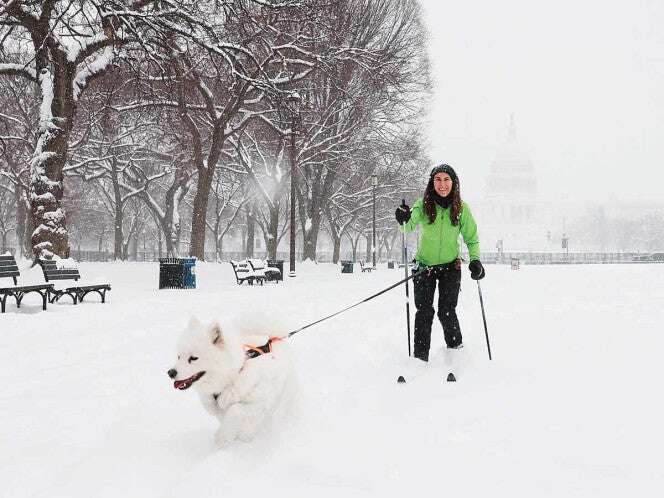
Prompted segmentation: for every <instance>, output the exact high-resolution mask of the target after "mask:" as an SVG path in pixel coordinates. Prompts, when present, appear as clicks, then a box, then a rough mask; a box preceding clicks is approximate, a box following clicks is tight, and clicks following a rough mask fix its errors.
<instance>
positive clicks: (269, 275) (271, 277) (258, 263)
mask: <svg viewBox="0 0 664 498" xmlns="http://www.w3.org/2000/svg"><path fill="white" fill-rule="evenodd" d="M247 261H248V263H249V266H251V269H252V270H253V272H254V274H255V275H260V276H262V277H263V279H265V280H268V281H270V282H276V283H279V280H281V271H280V270H279V268H274V267H272V266H268V265H267V263H266V262H265V261H263V260H262V259H255V258H250V259H248V260H247Z"/></svg>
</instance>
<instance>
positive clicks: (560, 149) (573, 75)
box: [420, 0, 664, 202]
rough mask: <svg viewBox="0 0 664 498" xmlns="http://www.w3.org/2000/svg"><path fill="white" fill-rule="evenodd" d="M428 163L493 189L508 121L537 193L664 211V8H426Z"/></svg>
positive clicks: (642, 2) (512, 1)
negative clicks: (490, 176) (638, 203)
mask: <svg viewBox="0 0 664 498" xmlns="http://www.w3.org/2000/svg"><path fill="white" fill-rule="evenodd" d="M420 1H421V4H422V5H423V7H424V10H425V19H426V21H427V24H428V29H429V33H430V57H431V62H432V65H433V70H432V73H433V77H434V85H435V96H434V102H433V106H432V113H431V116H430V121H431V126H430V127H429V129H430V130H431V155H432V157H433V159H434V161H435V162H437V163H438V162H448V163H450V164H452V165H453V166H455V168H456V169H457V171H458V172H459V175H460V177H461V180H462V189H463V192H464V196H465V197H467V198H473V197H476V196H477V195H479V194H480V193H481V191H482V188H483V187H484V179H485V178H486V175H487V173H488V170H489V164H490V163H491V160H492V159H493V155H494V153H495V151H496V147H497V146H498V145H499V144H500V143H501V142H502V141H503V139H504V137H505V135H506V130H507V125H508V123H509V118H510V114H514V117H515V121H516V125H517V132H518V138H519V140H520V142H521V144H522V146H523V148H524V149H525V150H526V152H528V153H529V154H530V156H531V158H532V160H533V162H534V164H535V170H536V173H537V177H538V180H539V188H540V192H542V193H544V194H547V195H552V196H563V197H569V198H570V199H579V198H581V199H582V198H584V197H585V198H589V199H593V200H609V199H619V200H635V199H647V200H654V201H660V202H664V172H663V171H662V168H663V167H664V29H662V28H663V27H664V1H663V0H617V1H615V0H613V1H612V0H608V1H606V0H605V1H600V0H577V1H572V0H559V1H557V2H546V1H541V0H531V1H527V0H501V1H500V2H495V1H491V0H468V1H465V2H460V1H454V2H452V1H449V0H420Z"/></svg>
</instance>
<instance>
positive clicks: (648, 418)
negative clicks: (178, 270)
mask: <svg viewBox="0 0 664 498" xmlns="http://www.w3.org/2000/svg"><path fill="white" fill-rule="evenodd" d="M356 270H357V271H359V268H356ZM23 272H24V273H25V272H26V270H23ZM81 272H82V273H83V274H84V275H85V276H87V280H88V281H95V280H96V281H101V280H103V279H108V281H110V283H111V284H112V286H113V290H112V291H111V292H110V293H109V294H108V297H107V299H108V302H107V303H106V304H103V305H102V304H100V303H98V300H99V299H98V298H97V297H96V296H91V297H90V298H86V299H89V301H90V302H85V303H83V304H82V305H78V306H72V305H71V304H70V303H69V302H68V301H67V299H68V298H66V297H65V298H63V300H62V303H60V304H55V305H50V306H49V309H48V311H46V312H43V311H41V307H40V300H39V298H38V297H37V296H35V295H28V296H27V297H26V298H25V301H24V303H23V305H22V308H21V310H19V311H17V310H16V307H15V304H14V303H13V302H12V301H8V304H7V313H5V314H4V315H0V340H1V341H2V347H1V348H0V360H1V365H2V374H1V375H0V380H1V381H2V386H3V389H2V390H1V391H0V413H1V414H2V430H1V432H0V483H1V485H0V496H3V497H7V498H10V497H11V498H20V497H34V498H37V497H49V498H55V497H69V498H72V497H86V498H87V497H119V496H126V497H141V498H152V497H176V496H177V497H182V496H186V497H189V496H195V497H198V498H203V497H212V496H223V497H229V496H246V495H247V494H249V495H257V494H258V493H259V492H267V491H269V492H270V496H275V497H281V496H283V497H297V496H316V497H319V496H340V497H341V496H343V497H346V496H349V497H353V496H407V495H408V494H409V493H410V494H412V493H419V492H423V493H427V494H426V495H424V496H433V495H434V493H435V496H454V497H461V496H492V497H500V496H509V497H510V498H513V497H517V496H523V497H533V496H536V497H542V496H556V497H558V496H565V497H571V496H579V497H581V496H583V497H588V496H602V497H607V496H625V495H627V494H628V493H629V494H630V495H631V496H639V497H644V496H653V497H654V496H661V495H662V492H664V478H663V476H662V471H661V463H660V461H659V456H660V453H661V449H662V443H663V441H662V439H663V436H662V430H661V421H662V419H664V410H663V408H662V406H663V405H662V401H661V399H660V398H661V396H660V394H658V393H659V392H660V391H661V388H660V386H659V382H660V381H661V379H662V378H663V375H662V374H663V373H664V366H663V363H662V362H661V361H660V355H661V354H662V352H663V347H662V346H664V338H663V337H662V333H661V331H662V322H663V321H664V320H663V318H664V311H662V309H663V306H662V303H664V265H605V266H602V265H594V266H522V268H521V269H520V270H518V271H511V270H510V269H509V267H507V266H489V267H488V268H487V278H486V279H485V280H483V281H482V291H483V294H484V299H485V305H486V311H487V320H488V325H489V333H490V337H491V346H492V352H493V356H494V360H493V361H492V362H489V360H488V357H487V353H486V344H485V339H484V330H483V326H482V318H481V313H480V308H479V300H478V295H477V286H476V284H475V283H474V282H473V281H472V280H470V278H469V277H468V271H467V269H464V276H463V278H464V280H463V283H462V293H461V296H460V303H459V316H460V321H461V326H462V330H463V333H464V342H465V345H466V347H465V349H463V350H462V351H460V352H458V353H457V352H455V353H454V354H455V355H456V356H455V357H454V358H452V357H451V356H450V354H449V353H448V352H447V351H445V350H442V349H441V348H440V347H441V344H442V332H441V330H440V325H439V324H437V323H435V324H434V333H433V337H434V339H433V348H432V361H431V364H430V365H429V366H428V367H427V370H426V371H425V372H424V373H423V374H422V375H421V376H420V377H418V378H417V379H416V380H414V381H413V382H411V383H409V384H407V385H405V386H404V385H397V384H396V382H395V381H396V378H397V376H398V375H399V374H400V373H403V372H408V373H410V372H411V371H413V372H414V371H415V369H416V368H417V367H413V366H412V365H411V364H410V360H409V359H408V358H407V357H406V356H407V355H406V338H405V312H404V308H405V306H404V291H403V288H402V287H400V288H397V289H395V290H393V291H390V292H389V293H387V294H385V295H383V296H381V297H379V298H377V299H375V300H373V301H371V302H369V303H366V304H364V305H362V306H359V307H357V308H355V309H353V310H351V311H349V312H347V313H344V314H342V315H340V316H338V317H336V318H333V319H331V320H328V321H326V322H324V323H321V324H319V325H316V326H314V327H312V328H310V329H307V330H306V331H303V332H302V333H300V334H298V335H296V336H295V337H293V338H292V339H291V342H292V348H293V351H294V353H295V356H296V361H297V365H296V366H297V370H298V372H299V376H300V381H301V384H302V395H301V398H302V409H301V414H300V415H299V416H297V417H295V418H293V419H292V420H290V423H289V424H288V425H283V426H281V427H280V430H278V431H276V432H275V433H270V434H265V435H263V436H262V437H260V438H259V439H258V440H256V441H254V442H253V443H251V444H243V443H238V444H237V445H236V446H234V447H233V448H230V449H227V450H222V451H218V450H216V449H215V447H214V442H213V435H214V431H215V429H216V421H215V420H213V419H212V418H211V417H210V416H209V415H207V414H206V413H205V412H204V411H203V409H202V407H201V406H200V404H199V401H198V399H197V397H196V395H195V393H194V392H193V391H185V392H179V391H176V390H175V389H173V386H172V382H170V379H168V377H167V376H166V370H167V369H168V368H169V367H170V366H171V365H172V364H173V362H174V354H175V353H174V344H175V339H176V337H177V336H178V334H179V332H180V330H181V329H182V328H183V327H184V326H185V325H186V323H187V321H188V319H189V317H190V315H191V314H196V315H197V316H198V317H200V318H201V319H204V320H208V319H211V318H212V317H214V316H217V315H228V314H235V315H239V316H243V314H249V313H253V312H254V311H255V310H256V309H261V308H265V309H267V310H268V312H274V310H279V311H278V313H279V318H280V319H281V320H282V321H284V322H285V323H286V325H287V327H288V328H289V330H291V329H295V328H298V327H300V326H302V325H304V324H306V323H309V322H310V321H313V320H316V319H318V318H320V317H321V316H323V315H326V314H330V313H333V312H335V311H337V310H338V309H340V308H343V307H344V306H347V305H349V304H352V303H354V302H356V301H358V300H360V299H363V298H365V297H367V296H368V295H370V294H373V293H374V292H376V291H378V290H380V289H382V288H384V287H386V286H387V285H389V284H391V283H393V282H395V281H397V280H399V279H400V278H401V277H402V275H403V270H388V269H387V268H386V267H385V266H380V267H379V269H378V271H376V272H373V273H371V274H367V273H353V274H341V273H340V270H339V267H337V266H334V265H323V264H321V265H317V266H316V265H313V264H305V265H298V276H297V277H296V278H295V279H288V278H287V280H286V282H283V283H281V284H278V285H274V284H268V285H265V286H264V287H248V286H245V285H243V286H237V285H236V284H235V280H234V277H233V273H232V269H231V266H230V264H222V265H217V264H210V263H208V264H205V263H203V264H201V263H199V264H198V266H197V278H198V289H196V290H181V291H177V290H167V291H159V290H157V289H156V288H157V278H158V265H157V264H156V263H145V264H143V263H118V264H110V263H107V264H104V263H88V264H85V263H84V264H82V265H81ZM39 277H40V275H39V274H38V273H37V272H36V270H35V269H33V270H32V271H29V272H27V274H26V278H25V279H24V280H22V281H21V282H24V283H27V282H29V281H30V280H36V281H39ZM4 283H5V282H3V284H4ZM7 283H8V282H7ZM411 290H412V289H411ZM411 294H412V292H411ZM450 362H454V363H455V365H454V366H453V367H450ZM451 368H453V369H454V371H455V372H456V373H457V377H458V378H459V382H457V383H456V384H452V383H446V382H444V378H445V377H446V376H447V373H448V371H449V370H450V369H451Z"/></svg>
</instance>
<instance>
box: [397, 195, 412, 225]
mask: <svg viewBox="0 0 664 498" xmlns="http://www.w3.org/2000/svg"><path fill="white" fill-rule="evenodd" d="M394 217H395V218H396V219H397V223H399V225H403V224H404V223H406V222H408V220H409V219H410V207H408V204H406V199H403V200H402V201H401V206H399V207H398V208H397V209H396V211H394Z"/></svg>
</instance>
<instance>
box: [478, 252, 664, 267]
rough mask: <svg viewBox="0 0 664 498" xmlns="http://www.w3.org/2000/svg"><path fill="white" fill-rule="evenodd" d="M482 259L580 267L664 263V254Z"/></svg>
mask: <svg viewBox="0 0 664 498" xmlns="http://www.w3.org/2000/svg"><path fill="white" fill-rule="evenodd" d="M480 259H481V260H482V262H483V263H489V264H492V263H493V264H504V265H509V264H512V263H511V262H512V259H518V260H519V262H520V263H521V264H526V265H565V264H571V265H575V264H576V265H578V264H620V263H630V264H631V263H664V253H637V252H570V253H566V252H503V253H497V252H487V253H482V254H481V256H480Z"/></svg>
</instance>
